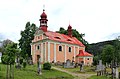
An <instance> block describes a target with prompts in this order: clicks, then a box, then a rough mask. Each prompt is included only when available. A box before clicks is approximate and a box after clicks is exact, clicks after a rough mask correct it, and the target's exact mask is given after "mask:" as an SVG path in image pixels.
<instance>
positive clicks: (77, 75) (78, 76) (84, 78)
mask: <svg viewBox="0 0 120 79" xmlns="http://www.w3.org/2000/svg"><path fill="white" fill-rule="evenodd" d="M52 68H53V69H56V70H59V71H62V72H66V73H68V74H71V75H72V76H74V77H75V78H74V79H87V78H89V77H90V76H92V75H96V74H80V73H74V72H69V71H67V70H63V69H61V68H57V67H52Z"/></svg>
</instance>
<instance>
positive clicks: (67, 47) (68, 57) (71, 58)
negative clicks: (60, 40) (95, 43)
mask: <svg viewBox="0 0 120 79" xmlns="http://www.w3.org/2000/svg"><path fill="white" fill-rule="evenodd" d="M69 47H71V52H69ZM66 55H67V58H66V60H67V59H70V60H71V61H72V60H73V56H74V48H73V46H68V45H67V46H66Z"/></svg>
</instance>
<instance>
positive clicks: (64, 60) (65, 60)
mask: <svg viewBox="0 0 120 79" xmlns="http://www.w3.org/2000/svg"><path fill="white" fill-rule="evenodd" d="M64 56H65V60H64V62H66V44H65V55H64Z"/></svg>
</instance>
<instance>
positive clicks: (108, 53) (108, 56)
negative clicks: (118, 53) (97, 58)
mask: <svg viewBox="0 0 120 79" xmlns="http://www.w3.org/2000/svg"><path fill="white" fill-rule="evenodd" d="M114 52H115V48H114V47H113V46H112V45H106V46H105V47H104V48H103V51H102V54H101V58H102V60H103V63H104V64H105V63H108V64H110V63H111V61H112V60H114V58H115V54H114Z"/></svg>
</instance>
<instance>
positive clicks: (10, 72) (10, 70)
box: [10, 64, 12, 79]
mask: <svg viewBox="0 0 120 79" xmlns="http://www.w3.org/2000/svg"><path fill="white" fill-rule="evenodd" d="M11 70H12V69H11V64H10V79H12V72H11Z"/></svg>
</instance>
